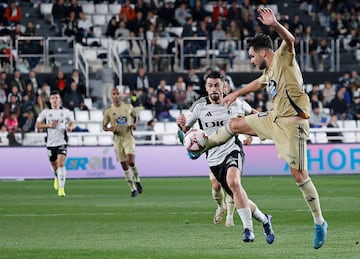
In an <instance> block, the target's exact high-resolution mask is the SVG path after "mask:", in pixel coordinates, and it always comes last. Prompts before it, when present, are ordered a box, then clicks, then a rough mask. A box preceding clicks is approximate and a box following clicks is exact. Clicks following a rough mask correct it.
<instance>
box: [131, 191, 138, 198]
mask: <svg viewBox="0 0 360 259" xmlns="http://www.w3.org/2000/svg"><path fill="white" fill-rule="evenodd" d="M137 195H138V191H137V190H133V191H131V198H134V197H136V196H137Z"/></svg>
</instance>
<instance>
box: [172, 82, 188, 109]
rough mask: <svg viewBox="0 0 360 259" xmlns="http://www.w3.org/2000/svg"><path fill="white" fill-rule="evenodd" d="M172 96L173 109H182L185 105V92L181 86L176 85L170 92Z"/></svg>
mask: <svg viewBox="0 0 360 259" xmlns="http://www.w3.org/2000/svg"><path fill="white" fill-rule="evenodd" d="M172 95H173V96H174V101H175V105H174V106H173V109H174V108H175V109H180V110H182V109H184V108H185V106H186V104H185V101H186V90H185V88H183V87H182V85H181V84H176V85H175V89H173V90H172Z"/></svg>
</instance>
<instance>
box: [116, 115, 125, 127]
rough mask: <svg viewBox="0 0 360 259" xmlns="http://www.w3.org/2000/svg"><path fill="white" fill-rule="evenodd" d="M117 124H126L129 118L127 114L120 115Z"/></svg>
mask: <svg viewBox="0 0 360 259" xmlns="http://www.w3.org/2000/svg"><path fill="white" fill-rule="evenodd" d="M116 124H117V125H126V124H127V118H126V117H125V116H122V117H119V118H117V119H116Z"/></svg>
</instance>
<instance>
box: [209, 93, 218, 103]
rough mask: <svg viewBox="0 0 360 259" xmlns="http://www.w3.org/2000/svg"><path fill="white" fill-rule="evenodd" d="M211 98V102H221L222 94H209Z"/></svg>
mask: <svg viewBox="0 0 360 259" xmlns="http://www.w3.org/2000/svg"><path fill="white" fill-rule="evenodd" d="M209 98H210V100H212V101H214V102H219V100H220V93H210V94H209Z"/></svg>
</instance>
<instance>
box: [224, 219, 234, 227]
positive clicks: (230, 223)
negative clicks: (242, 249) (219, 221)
mask: <svg viewBox="0 0 360 259" xmlns="http://www.w3.org/2000/svg"><path fill="white" fill-rule="evenodd" d="M225 227H235V223H234V221H233V220H228V219H227V220H226V221H225Z"/></svg>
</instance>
